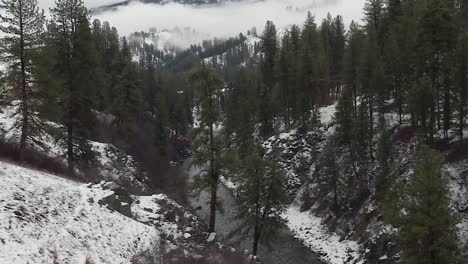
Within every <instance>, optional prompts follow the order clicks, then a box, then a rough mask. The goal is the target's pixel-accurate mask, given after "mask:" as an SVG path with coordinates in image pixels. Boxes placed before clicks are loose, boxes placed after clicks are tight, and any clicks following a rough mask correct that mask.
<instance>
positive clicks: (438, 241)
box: [401, 145, 459, 264]
mask: <svg viewBox="0 0 468 264" xmlns="http://www.w3.org/2000/svg"><path fill="white" fill-rule="evenodd" d="M447 184H448V182H447V177H446V176H445V175H444V173H443V171H442V157H441V156H440V154H438V153H437V152H436V151H434V150H432V149H430V148H429V147H428V146H425V145H423V146H420V147H419V149H418V151H417V153H416V159H415V164H414V175H413V178H412V180H411V182H410V184H409V186H408V195H409V196H410V198H409V199H408V201H407V203H406V204H405V211H406V212H407V214H406V215H405V216H404V217H403V222H402V223H403V225H402V230H401V239H402V249H403V254H402V260H403V262H404V263H429V264H439V263H457V262H458V261H457V256H458V252H459V251H458V250H459V249H458V240H457V228H456V218H455V216H454V214H453V213H452V212H451V209H450V199H449V190H448V186H447Z"/></svg>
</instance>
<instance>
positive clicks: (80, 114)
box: [49, 0, 97, 170]
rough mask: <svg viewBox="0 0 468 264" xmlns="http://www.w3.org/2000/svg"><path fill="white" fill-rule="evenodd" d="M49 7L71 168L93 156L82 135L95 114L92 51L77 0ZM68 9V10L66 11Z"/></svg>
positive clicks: (62, 0)
mask: <svg viewBox="0 0 468 264" xmlns="http://www.w3.org/2000/svg"><path fill="white" fill-rule="evenodd" d="M56 4H57V5H56V7H55V8H53V9H51V14H52V21H51V23H50V25H49V31H50V34H51V37H52V45H53V50H54V51H55V53H54V54H53V56H54V74H55V75H54V77H55V78H56V79H57V80H58V81H59V82H60V87H61V89H60V91H59V97H60V98H59V100H61V101H62V103H61V104H60V106H59V107H60V108H61V109H60V110H59V112H60V113H62V116H61V117H60V118H61V119H62V122H63V124H64V126H65V129H64V130H65V131H64V132H65V140H64V141H65V142H64V143H65V146H66V149H67V151H66V156H67V163H68V166H69V168H70V169H72V170H73V169H74V168H75V166H76V165H77V164H78V163H79V162H85V163H86V162H89V161H91V160H93V159H94V153H93V151H92V149H91V146H90V145H89V143H88V141H87V140H86V138H89V136H90V135H91V133H92V129H93V128H94V125H93V124H94V122H95V116H94V113H93V112H92V109H93V107H94V100H93V98H94V93H95V91H94V90H93V89H92V88H93V86H94V85H93V82H94V81H95V71H94V69H95V67H96V63H97V62H96V60H97V59H96V57H97V55H96V53H95V49H94V42H93V39H92V33H91V29H90V25H89V20H88V11H87V9H86V8H85V7H84V4H83V2H82V1H81V0H58V1H57V2H56ZM70 11H72V12H70Z"/></svg>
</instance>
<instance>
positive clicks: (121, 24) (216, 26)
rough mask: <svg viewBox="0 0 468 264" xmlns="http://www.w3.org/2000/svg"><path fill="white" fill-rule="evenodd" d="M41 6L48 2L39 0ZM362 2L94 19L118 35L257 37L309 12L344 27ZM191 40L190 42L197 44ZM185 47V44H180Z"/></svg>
mask: <svg viewBox="0 0 468 264" xmlns="http://www.w3.org/2000/svg"><path fill="white" fill-rule="evenodd" d="M41 1H43V2H44V3H45V2H49V4H50V0H41ZM364 1H365V0H263V1H254V0H244V1H240V2H226V3H224V4H222V5H205V6H192V5H183V4H177V3H170V4H165V5H158V4H142V3H138V2H133V3H131V4H130V5H128V6H122V7H119V8H118V9H116V10H115V11H108V12H104V13H100V14H97V15H95V18H98V19H100V20H102V21H109V22H110V23H111V25H113V26H115V27H116V28H117V29H118V30H119V32H120V34H121V35H129V34H130V33H132V32H135V31H148V30H149V29H150V28H157V29H158V30H164V29H168V30H172V29H174V28H176V27H177V28H179V29H184V28H187V27H189V28H190V29H191V30H194V31H196V32H197V33H198V34H196V35H197V36H208V37H210V38H213V37H232V36H236V35H238V34H239V33H245V32H246V31H247V30H248V29H250V28H252V27H256V28H257V30H258V32H259V33H260V32H261V31H262V30H263V27H264V25H265V22H266V21H267V20H272V21H273V22H274V23H275V24H276V26H277V28H283V27H286V26H288V25H291V24H302V23H303V22H304V20H305V17H306V14H307V11H311V12H312V14H313V15H314V16H315V17H316V21H317V23H320V22H321V20H322V19H323V18H325V17H326V15H327V13H331V14H332V15H333V16H336V15H342V16H343V18H344V21H345V24H346V25H348V24H349V23H350V22H351V20H356V21H360V20H361V17H362V8H363V6H364ZM113 2H116V0H97V1H96V0H87V1H85V4H86V5H87V6H88V7H96V6H99V5H101V4H108V3H113ZM198 41H199V40H198V39H194V40H193V41H191V42H194V43H197V42H198ZM180 45H182V46H183V45H187V43H180Z"/></svg>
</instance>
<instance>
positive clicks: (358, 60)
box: [343, 21, 365, 115]
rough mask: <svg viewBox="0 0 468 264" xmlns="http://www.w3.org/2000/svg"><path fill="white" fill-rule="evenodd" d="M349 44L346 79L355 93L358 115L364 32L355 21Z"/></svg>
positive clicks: (351, 28) (346, 59)
mask: <svg viewBox="0 0 468 264" xmlns="http://www.w3.org/2000/svg"><path fill="white" fill-rule="evenodd" d="M347 39H348V45H347V46H346V51H345V57H344V70H343V71H344V74H343V76H344V80H345V83H346V85H347V86H348V87H350V89H351V91H352V94H353V104H354V113H355V115H357V107H358V102H357V98H358V96H359V95H360V92H361V83H360V81H361V80H362V79H361V74H362V63H363V54H364V50H363V45H364V40H365V37H364V32H363V31H362V30H361V28H360V26H359V25H358V24H357V23H355V22H354V21H353V22H351V26H350V30H349V32H348V36H347Z"/></svg>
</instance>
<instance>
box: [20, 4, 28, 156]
mask: <svg viewBox="0 0 468 264" xmlns="http://www.w3.org/2000/svg"><path fill="white" fill-rule="evenodd" d="M19 7H20V8H19V9H20V10H19V19H20V21H19V24H20V64H21V94H22V98H21V99H22V102H21V113H22V124H21V139H20V148H19V161H20V162H22V161H24V156H25V152H26V139H27V137H28V129H29V126H28V123H29V115H28V114H29V111H28V91H27V83H26V82H27V81H26V78H27V76H26V60H25V54H24V28H23V2H22V1H19Z"/></svg>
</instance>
